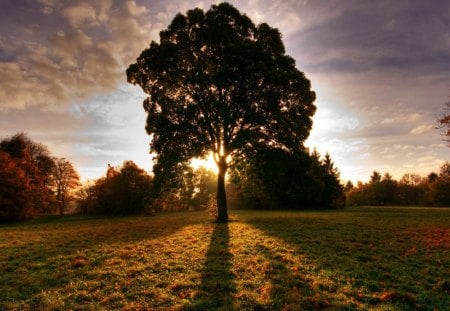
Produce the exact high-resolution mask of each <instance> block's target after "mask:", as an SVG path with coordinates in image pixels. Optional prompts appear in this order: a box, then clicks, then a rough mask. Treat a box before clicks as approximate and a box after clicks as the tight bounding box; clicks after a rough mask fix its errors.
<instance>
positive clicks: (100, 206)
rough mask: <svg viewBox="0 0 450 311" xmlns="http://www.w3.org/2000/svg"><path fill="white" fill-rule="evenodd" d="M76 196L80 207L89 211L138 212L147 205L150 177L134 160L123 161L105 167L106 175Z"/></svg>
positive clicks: (149, 195)
mask: <svg viewBox="0 0 450 311" xmlns="http://www.w3.org/2000/svg"><path fill="white" fill-rule="evenodd" d="M78 197H79V200H80V201H79V204H80V205H81V207H82V209H83V210H84V211H86V212H88V213H90V214H103V215H129V214H137V213H140V212H142V211H144V209H145V208H147V207H148V206H149V204H150V201H151V199H152V177H151V176H150V175H148V174H147V173H146V172H145V171H144V170H143V169H141V168H139V167H138V166H137V165H136V164H135V163H134V162H132V161H125V162H124V163H123V165H122V166H121V167H119V168H118V169H113V168H112V167H111V166H108V171H107V174H106V176H105V177H103V178H100V179H98V180H97V181H96V182H95V184H94V185H93V186H90V188H88V189H84V190H83V191H82V192H81V193H78Z"/></svg>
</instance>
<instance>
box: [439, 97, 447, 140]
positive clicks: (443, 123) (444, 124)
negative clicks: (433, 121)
mask: <svg viewBox="0 0 450 311" xmlns="http://www.w3.org/2000/svg"><path fill="white" fill-rule="evenodd" d="M438 123H439V126H438V127H439V128H440V129H442V130H443V132H442V134H443V135H444V136H445V140H446V141H447V142H448V143H449V145H448V146H449V147H450V101H449V102H447V103H446V104H445V107H444V112H443V113H442V116H441V117H440V118H439V119H438Z"/></svg>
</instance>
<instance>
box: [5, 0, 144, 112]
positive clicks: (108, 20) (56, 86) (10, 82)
mask: <svg viewBox="0 0 450 311" xmlns="http://www.w3.org/2000/svg"><path fill="white" fill-rule="evenodd" d="M39 4H40V5H41V9H42V12H43V13H42V15H39V14H38V17H33V25H34V24H35V22H36V19H38V21H37V22H38V24H39V23H41V24H42V25H44V26H43V27H35V29H34V31H35V32H37V33H35V34H34V38H32V37H31V36H30V35H28V36H27V35H26V34H24V35H23V37H19V38H17V39H16V41H15V42H14V44H13V46H12V47H11V48H10V51H9V54H10V57H9V60H8V61H6V62H0V75H1V76H2V80H1V81H0V95H1V97H0V104H1V107H2V109H9V108H16V109H24V108H26V107H29V106H33V105H64V104H69V103H70V102H75V101H78V100H84V99H86V98H89V97H90V96H92V95H93V94H96V93H98V92H100V93H102V92H103V93H104V92H111V91H113V90H114V89H116V88H117V86H118V84H119V83H123V81H124V80H125V69H126V67H127V66H128V65H129V64H130V63H131V62H132V61H133V60H134V58H136V57H137V56H138V55H139V53H140V52H141V51H142V49H143V48H144V47H145V46H147V45H148V43H149V41H150V32H151V23H150V22H149V20H150V18H149V11H148V9H147V8H146V7H145V6H142V5H138V4H137V3H136V2H135V1H132V0H127V1H118V2H117V3H116V4H115V5H112V1H104V0H96V1H70V2H61V1H52V0H40V1H39ZM15 13H16V12H15ZM39 16H40V17H39ZM39 18H40V20H39ZM48 20H52V21H53V22H52V23H50V24H49V25H47V24H45V23H46V21H48ZM56 21H58V24H56V27H50V26H55V25H53V23H56ZM10 27H11V26H10ZM25 27H27V26H26V25H25ZM41 32H42V33H41ZM44 32H45V33H44ZM1 41H2V42H3V40H1ZM3 45H4V43H2V46H1V47H0V48H1V50H3Z"/></svg>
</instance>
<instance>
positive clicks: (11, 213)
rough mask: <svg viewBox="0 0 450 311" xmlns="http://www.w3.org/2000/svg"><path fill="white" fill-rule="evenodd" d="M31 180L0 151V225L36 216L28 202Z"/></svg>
mask: <svg viewBox="0 0 450 311" xmlns="http://www.w3.org/2000/svg"><path fill="white" fill-rule="evenodd" d="M30 182H31V180H30V179H29V177H28V176H27V175H26V173H25V171H24V170H23V169H21V168H20V166H19V165H18V163H17V162H16V161H15V160H14V159H13V158H12V157H11V156H10V155H9V154H8V153H6V152H3V151H0V223H1V222H7V221H16V220H22V219H27V218H31V217H33V216H35V215H36V214H37V209H36V207H35V206H34V202H32V201H31V200H30V196H31V189H30V187H29V185H30Z"/></svg>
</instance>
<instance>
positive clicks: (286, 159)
mask: <svg viewBox="0 0 450 311" xmlns="http://www.w3.org/2000/svg"><path fill="white" fill-rule="evenodd" d="M231 180H232V182H233V183H234V184H235V185H236V187H237V188H238V190H239V193H240V196H241V200H242V204H243V205H244V206H245V207H249V208H259V209H263V208H305V207H319V208H330V207H331V208H336V207H343V206H344V197H343V191H342V186H341V185H340V181H339V172H338V170H337V169H336V168H335V167H334V164H333V162H332V161H331V157H330V156H329V155H326V156H325V158H324V159H323V160H322V159H320V155H319V153H318V152H317V151H314V152H313V153H312V154H311V155H310V154H308V153H307V152H306V151H305V150H297V152H295V153H290V152H288V151H286V150H283V149H263V150H260V151H259V152H257V153H256V154H255V156H254V157H252V158H249V159H247V160H246V161H242V162H241V163H239V165H237V166H236V167H235V168H233V170H232V171H231Z"/></svg>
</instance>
